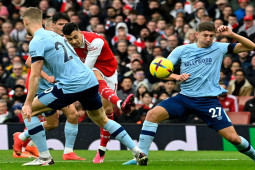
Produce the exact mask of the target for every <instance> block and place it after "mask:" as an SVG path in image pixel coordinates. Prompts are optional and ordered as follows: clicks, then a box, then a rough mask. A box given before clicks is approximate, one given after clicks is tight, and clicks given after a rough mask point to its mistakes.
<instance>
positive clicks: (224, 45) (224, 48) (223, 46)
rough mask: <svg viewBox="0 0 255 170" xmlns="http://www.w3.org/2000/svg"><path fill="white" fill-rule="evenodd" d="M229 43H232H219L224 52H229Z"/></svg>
mask: <svg viewBox="0 0 255 170" xmlns="http://www.w3.org/2000/svg"><path fill="white" fill-rule="evenodd" d="M229 45H230V44H229V43H219V48H220V49H221V51H222V52H223V53H224V54H226V53H229ZM231 53H232V52H231Z"/></svg>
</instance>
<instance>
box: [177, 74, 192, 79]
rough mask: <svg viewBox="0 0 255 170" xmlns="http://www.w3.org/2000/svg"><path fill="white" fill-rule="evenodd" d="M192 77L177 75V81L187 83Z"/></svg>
mask: <svg viewBox="0 0 255 170" xmlns="http://www.w3.org/2000/svg"><path fill="white" fill-rule="evenodd" d="M190 76H191V74H181V75H177V77H176V80H177V81H186V80H188V78H189V77H190Z"/></svg>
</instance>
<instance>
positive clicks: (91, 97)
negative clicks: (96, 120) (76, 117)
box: [77, 85, 103, 110]
mask: <svg viewBox="0 0 255 170" xmlns="http://www.w3.org/2000/svg"><path fill="white" fill-rule="evenodd" d="M77 99H78V101H79V102H80V103H81V105H82V107H83V109H84V110H98V109H100V108H102V106H103V105H102V101H101V97H100V95H99V93H98V85H96V86H93V87H91V88H89V89H86V90H84V91H82V92H80V93H78V94H77Z"/></svg>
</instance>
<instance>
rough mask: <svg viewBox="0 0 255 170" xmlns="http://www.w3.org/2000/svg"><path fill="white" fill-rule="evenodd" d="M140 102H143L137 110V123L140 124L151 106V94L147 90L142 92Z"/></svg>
mask: <svg viewBox="0 0 255 170" xmlns="http://www.w3.org/2000/svg"><path fill="white" fill-rule="evenodd" d="M142 102H143V104H142V106H141V107H140V108H139V110H138V112H139V115H140V117H139V121H138V122H137V124H142V123H143V122H144V120H145V117H146V114H147V112H148V111H149V110H150V109H151V108H152V106H153V103H152V94H151V93H150V92H148V91H146V92H144V93H143V94H142Z"/></svg>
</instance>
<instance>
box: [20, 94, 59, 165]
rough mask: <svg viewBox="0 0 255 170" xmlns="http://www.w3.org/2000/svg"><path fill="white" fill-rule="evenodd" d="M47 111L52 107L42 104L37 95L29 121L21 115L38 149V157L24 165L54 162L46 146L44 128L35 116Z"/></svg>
mask: <svg viewBox="0 0 255 170" xmlns="http://www.w3.org/2000/svg"><path fill="white" fill-rule="evenodd" d="M48 111H52V109H51V108H49V107H47V106H45V105H44V104H42V103H41V102H40V101H39V99H38V97H36V98H35V99H34V100H33V103H32V117H31V121H30V122H29V121H28V119H27V117H26V116H25V115H23V119H24V123H25V125H26V127H27V130H28V133H29V135H30V137H31V138H32V140H33V141H34V143H35V145H36V146H37V148H38V151H39V158H37V159H35V160H34V161H32V162H28V163H25V164H23V165H24V166H29V165H52V164H54V161H53V159H52V157H51V155H50V152H49V150H48V146H47V143H46V135H45V130H44V128H43V126H42V124H41V122H40V120H39V118H38V117H37V115H38V114H40V113H43V112H48Z"/></svg>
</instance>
